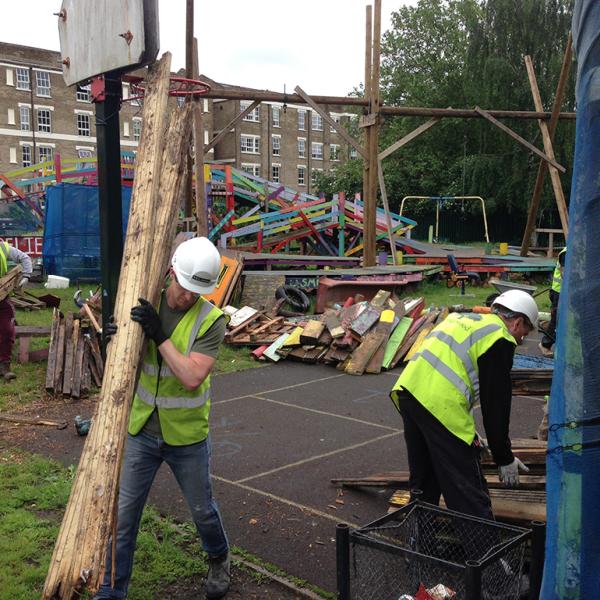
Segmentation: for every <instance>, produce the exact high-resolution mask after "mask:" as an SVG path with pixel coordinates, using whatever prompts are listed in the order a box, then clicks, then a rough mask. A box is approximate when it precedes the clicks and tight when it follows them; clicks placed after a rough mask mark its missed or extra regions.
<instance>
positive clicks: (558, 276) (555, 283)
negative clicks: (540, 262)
mask: <svg viewBox="0 0 600 600" xmlns="http://www.w3.org/2000/svg"><path fill="white" fill-rule="evenodd" d="M566 251H567V249H566V248H563V249H562V250H561V251H560V252H559V253H558V257H557V260H556V266H555V267H554V273H553V274H552V290H553V291H554V292H557V293H558V294H560V290H561V289H562V273H561V272H560V262H559V260H558V258H560V255H561V254H564V253H565V252H566Z"/></svg>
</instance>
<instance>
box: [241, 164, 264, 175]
mask: <svg viewBox="0 0 600 600" xmlns="http://www.w3.org/2000/svg"><path fill="white" fill-rule="evenodd" d="M241 167H242V171H245V172H246V173H250V175H254V177H260V164H258V163H242V164H241Z"/></svg>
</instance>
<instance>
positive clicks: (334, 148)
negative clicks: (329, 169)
mask: <svg viewBox="0 0 600 600" xmlns="http://www.w3.org/2000/svg"><path fill="white" fill-rule="evenodd" d="M329 160H340V145H339V144H329Z"/></svg>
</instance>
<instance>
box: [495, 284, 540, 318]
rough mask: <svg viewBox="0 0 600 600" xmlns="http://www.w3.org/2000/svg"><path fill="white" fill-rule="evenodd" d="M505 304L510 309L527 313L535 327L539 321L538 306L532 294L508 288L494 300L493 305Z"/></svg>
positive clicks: (523, 313)
mask: <svg viewBox="0 0 600 600" xmlns="http://www.w3.org/2000/svg"><path fill="white" fill-rule="evenodd" d="M496 305H498V306H503V307H504V308H507V309H508V310H510V311H512V312H516V313H520V314H522V315H525V316H526V317H527V318H528V319H529V321H530V322H531V324H532V325H533V326H534V327H537V322H538V316H539V312H538V307H537V304H536V302H535V300H534V299H533V298H532V296H531V294H528V293H527V292H524V291H522V290H508V291H507V292H503V293H502V294H500V295H499V296H498V297H497V298H496V299H495V300H494V301H493V302H492V307H493V306H496Z"/></svg>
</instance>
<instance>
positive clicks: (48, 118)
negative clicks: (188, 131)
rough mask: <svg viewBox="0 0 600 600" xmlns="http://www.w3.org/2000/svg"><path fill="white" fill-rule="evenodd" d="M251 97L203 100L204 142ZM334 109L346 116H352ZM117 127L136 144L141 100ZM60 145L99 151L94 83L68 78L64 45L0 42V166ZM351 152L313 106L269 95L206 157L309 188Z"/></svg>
mask: <svg viewBox="0 0 600 600" xmlns="http://www.w3.org/2000/svg"><path fill="white" fill-rule="evenodd" d="M209 81H210V80H209ZM219 85H220V84H219ZM129 87H130V86H129V84H127V83H124V84H123V98H124V99H126V98H129V97H130V89H129ZM224 87H232V88H233V86H224ZM237 89H239V88H237ZM249 104H250V102H245V101H241V102H240V101H238V100H214V101H212V100H204V106H203V108H204V112H205V113H206V114H205V118H204V127H205V132H204V141H205V143H208V140H210V139H212V137H213V136H214V135H216V134H218V133H219V132H220V131H221V130H222V129H223V128H224V127H225V126H226V125H227V124H228V123H229V122H230V121H231V120H232V119H233V118H234V116H235V115H236V114H239V113H240V112H241V111H242V110H244V109H245V108H246V107H247V106H248V105H249ZM330 115H331V116H332V118H334V120H336V121H338V122H342V123H343V122H345V121H348V120H349V119H350V118H351V117H352V115H351V114H347V113H330ZM120 130H121V132H120V137H121V149H122V150H129V151H135V150H136V148H137V146H138V141H139V138H140V132H141V106H140V105H139V103H137V102H135V101H131V102H123V105H122V108H121V112H120ZM56 153H60V155H61V157H63V158H77V157H79V158H84V157H90V156H95V154H96V128H95V111H94V105H93V104H92V103H91V99H90V89H89V86H74V87H67V86H66V85H65V83H64V80H63V77H62V71H61V59H60V53H59V52H54V51H51V50H43V49H40V48H32V47H28V46H19V45H16V44H7V43H4V42H0V173H5V172H9V171H13V170H16V169H18V168H20V167H25V166H30V165H32V164H36V163H38V162H42V161H44V160H50V159H52V158H53V157H54V156H55V155H56ZM354 156H355V154H354V150H353V149H349V148H348V146H347V144H346V143H345V142H343V140H342V139H341V137H340V136H339V134H337V133H336V132H335V131H334V130H333V128H330V127H329V125H327V123H324V122H323V120H322V119H321V117H320V116H319V115H318V114H317V113H316V112H314V111H312V110H311V109H310V108H308V107H306V106H298V105H287V106H283V105H281V104H277V103H270V102H264V103H262V104H261V105H260V106H259V107H258V108H256V109H255V110H254V111H252V112H251V113H250V114H248V115H247V116H246V117H245V118H244V119H243V120H242V121H240V122H238V124H237V125H236V126H235V127H234V128H233V130H232V131H231V132H230V133H228V134H227V135H226V136H225V137H224V138H223V139H222V140H221V141H220V142H219V143H218V144H217V146H216V147H215V149H214V151H213V150H211V151H210V152H209V154H208V156H207V161H214V162H217V163H225V164H231V165H232V166H235V167H237V168H240V169H243V170H246V171H248V172H250V173H253V174H254V175H257V176H260V177H264V178H265V179H270V180H272V181H276V182H280V183H282V184H283V185H286V186H289V187H291V188H293V189H297V190H298V191H301V192H308V193H311V192H313V191H314V190H313V185H312V181H311V180H312V177H311V175H313V174H314V173H315V172H316V171H322V170H328V169H331V168H335V167H336V166H337V165H340V164H342V162H344V161H345V160H348V158H353V157H354Z"/></svg>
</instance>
